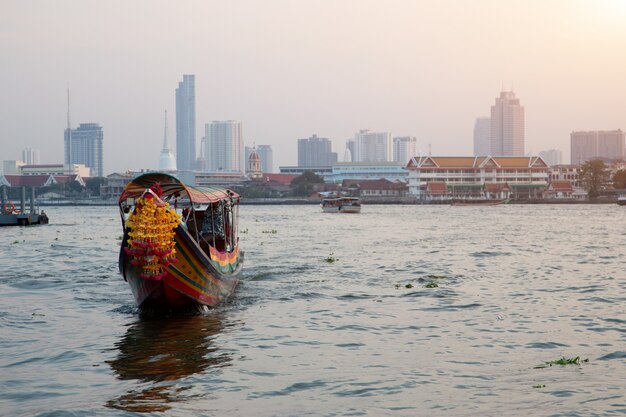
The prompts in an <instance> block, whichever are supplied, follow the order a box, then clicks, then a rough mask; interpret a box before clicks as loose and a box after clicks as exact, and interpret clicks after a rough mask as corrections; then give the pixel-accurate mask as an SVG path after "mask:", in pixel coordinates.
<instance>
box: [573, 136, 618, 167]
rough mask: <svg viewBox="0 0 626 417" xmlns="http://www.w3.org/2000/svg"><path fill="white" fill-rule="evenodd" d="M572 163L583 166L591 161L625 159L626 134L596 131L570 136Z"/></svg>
mask: <svg viewBox="0 0 626 417" xmlns="http://www.w3.org/2000/svg"><path fill="white" fill-rule="evenodd" d="M570 145H571V153H570V157H571V163H572V164H579V165H580V164H583V163H585V162H586V161H589V160H591V159H596V158H597V159H605V160H622V159H624V132H622V130H621V129H618V130H595V131H589V132H572V133H571V135H570Z"/></svg>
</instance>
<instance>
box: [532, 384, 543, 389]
mask: <svg viewBox="0 0 626 417" xmlns="http://www.w3.org/2000/svg"><path fill="white" fill-rule="evenodd" d="M545 387H546V384H537V385H533V388H545Z"/></svg>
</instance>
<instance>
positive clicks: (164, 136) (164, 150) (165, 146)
mask: <svg viewBox="0 0 626 417" xmlns="http://www.w3.org/2000/svg"><path fill="white" fill-rule="evenodd" d="M169 151H170V146H169V144H168V143H167V109H165V128H164V129H163V152H169Z"/></svg>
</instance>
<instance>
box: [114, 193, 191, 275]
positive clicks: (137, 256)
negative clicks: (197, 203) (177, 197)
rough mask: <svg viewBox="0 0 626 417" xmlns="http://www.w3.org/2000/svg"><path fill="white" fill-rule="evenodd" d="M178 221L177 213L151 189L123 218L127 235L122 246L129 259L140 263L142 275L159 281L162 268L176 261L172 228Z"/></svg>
mask: <svg viewBox="0 0 626 417" xmlns="http://www.w3.org/2000/svg"><path fill="white" fill-rule="evenodd" d="M155 200H156V201H155ZM179 223H180V215H179V214H178V213H176V211H175V210H174V209H170V208H169V203H167V202H164V201H162V200H161V199H160V198H158V197H156V198H155V196H154V195H153V194H152V193H146V194H145V195H144V197H140V198H138V199H137V203H136V206H135V211H134V212H133V213H132V214H131V215H130V216H129V218H128V220H127V221H126V226H127V227H128V228H129V229H130V232H129V233H128V235H129V236H130V239H129V240H128V247H126V248H124V250H125V251H126V253H127V254H128V255H130V256H131V257H132V259H131V261H130V263H131V264H132V265H135V266H139V267H141V269H142V273H141V274H140V276H141V277H142V278H146V279H154V280H157V281H159V280H161V278H163V276H164V275H165V271H164V269H165V268H166V267H167V266H168V265H170V264H172V263H175V262H177V261H178V259H176V257H175V255H176V250H175V249H174V246H175V245H176V242H175V241H174V235H175V234H176V233H175V232H174V230H175V229H176V227H178V224H179Z"/></svg>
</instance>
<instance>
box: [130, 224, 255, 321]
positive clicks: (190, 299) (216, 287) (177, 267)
mask: <svg viewBox="0 0 626 417" xmlns="http://www.w3.org/2000/svg"><path fill="white" fill-rule="evenodd" d="M174 239H175V242H176V245H175V249H176V262H175V263H172V264H170V265H169V266H167V267H166V268H164V275H163V277H162V278H161V279H160V280H154V279H146V278H144V277H142V276H141V273H142V270H141V268H140V267H138V266H135V265H132V264H131V262H130V261H131V259H130V258H131V257H130V256H128V255H127V254H126V252H125V250H124V247H126V245H127V243H126V242H127V237H125V238H124V240H123V243H122V250H121V251H120V272H121V273H122V275H123V276H124V279H125V280H126V281H127V282H128V284H129V285H130V288H131V291H132V293H133V295H134V297H135V301H136V302H137V305H138V306H139V307H140V308H146V309H158V310H163V309H165V310H183V309H189V308H193V307H197V306H209V307H213V306H217V305H218V304H220V303H223V302H224V301H225V300H226V299H228V298H229V297H230V296H231V295H232V293H233V292H234V290H235V288H236V287H237V284H238V283H239V273H240V272H241V268H242V266H243V252H240V251H239V247H238V246H237V247H236V248H235V250H234V251H233V252H231V253H223V254H222V253H216V256H215V257H214V258H219V257H220V256H221V258H222V259H211V258H210V257H209V256H207V254H206V253H205V252H204V251H203V250H202V249H201V248H200V247H199V246H198V244H197V243H196V242H195V241H194V240H193V239H192V238H191V236H190V235H189V234H188V233H187V231H186V229H185V228H184V226H178V227H177V229H176V234H175V237H174Z"/></svg>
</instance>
